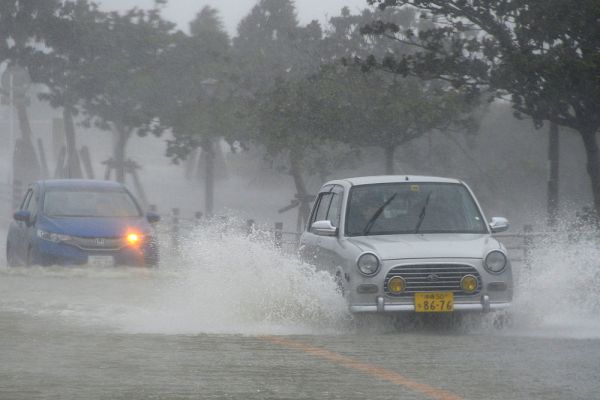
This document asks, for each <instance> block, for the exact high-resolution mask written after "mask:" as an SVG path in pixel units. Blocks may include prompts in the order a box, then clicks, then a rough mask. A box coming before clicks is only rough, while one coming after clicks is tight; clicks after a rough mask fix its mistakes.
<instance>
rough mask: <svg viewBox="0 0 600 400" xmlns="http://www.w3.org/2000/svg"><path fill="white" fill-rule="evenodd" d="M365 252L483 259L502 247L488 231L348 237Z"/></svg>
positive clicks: (388, 256) (391, 256)
mask: <svg viewBox="0 0 600 400" xmlns="http://www.w3.org/2000/svg"><path fill="white" fill-rule="evenodd" d="M348 240H349V241H350V242H351V243H353V244H354V245H356V246H358V247H359V248H360V249H361V250H362V251H372V252H374V253H375V254H377V255H378V256H379V257H380V258H381V259H382V260H398V259H403V258H483V256H484V255H485V253H487V252H488V251H490V250H492V249H499V248H500V244H499V243H498V241H497V240H496V239H494V238H493V237H491V236H490V235H487V234H423V235H419V234H417V235H377V236H375V235H374V236H359V237H352V238H349V239H348Z"/></svg>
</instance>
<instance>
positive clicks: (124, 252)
mask: <svg viewBox="0 0 600 400" xmlns="http://www.w3.org/2000/svg"><path fill="white" fill-rule="evenodd" d="M33 248H34V250H35V251H34V260H33V261H34V263H35V264H40V265H43V266H49V265H64V266H67V265H84V264H87V263H88V261H89V258H90V257H91V256H103V257H112V258H113V260H114V265H115V266H118V265H128V266H144V265H146V264H148V260H153V259H154V258H158V254H157V252H156V249H155V246H150V245H142V246H140V247H139V248H134V247H127V246H124V247H122V248H119V249H114V250H84V249H81V248H79V247H76V246H73V245H70V244H66V243H54V242H50V241H47V240H42V239H36V240H35V242H34V243H33ZM155 253H156V254H155Z"/></svg>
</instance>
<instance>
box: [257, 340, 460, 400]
mask: <svg viewBox="0 0 600 400" xmlns="http://www.w3.org/2000/svg"><path fill="white" fill-rule="evenodd" d="M262 338H263V339H265V340H267V341H269V342H272V343H276V344H278V345H281V346H284V347H288V348H292V349H297V350H301V351H303V352H305V353H308V354H310V355H313V356H315V357H319V358H323V359H325V360H327V361H331V362H333V363H336V364H339V365H342V366H344V367H346V368H350V369H354V370H357V371H360V372H363V373H365V374H368V375H371V376H374V377H376V378H379V379H381V380H384V381H388V382H391V383H393V384H395V385H399V386H403V387H405V388H408V389H411V390H413V391H415V392H419V393H421V394H424V395H426V396H428V397H430V398H432V399H435V400H464V399H463V398H462V397H460V396H457V395H455V394H453V393H450V392H448V391H445V390H442V389H437V388H434V387H433V386H429V385H426V384H424V383H420V382H417V381H414V380H412V379H409V378H407V377H405V376H402V375H400V374H399V373H397V372H394V371H390V370H387V369H385V368H381V367H378V366H376V365H373V364H369V363H364V362H361V361H358V360H356V359H354V358H350V357H346V356H343V355H341V354H337V353H334V352H332V351H329V350H325V349H321V348H318V347H313V346H310V345H308V344H306V343H303V342H300V341H297V340H291V339H283V338H281V337H276V336H263V337H262Z"/></svg>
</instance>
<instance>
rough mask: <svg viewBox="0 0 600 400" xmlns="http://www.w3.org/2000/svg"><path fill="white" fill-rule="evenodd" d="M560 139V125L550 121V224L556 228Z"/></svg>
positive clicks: (548, 204)
mask: <svg viewBox="0 0 600 400" xmlns="http://www.w3.org/2000/svg"><path fill="white" fill-rule="evenodd" d="M559 159H560V139H559V131H558V125H557V124H555V123H554V122H551V123H550V132H549V139H548V203H547V207H548V208H547V210H548V226H549V227H550V228H551V229H554V228H556V222H557V219H558V192H559V190H558V189H559V176H558V175H559Z"/></svg>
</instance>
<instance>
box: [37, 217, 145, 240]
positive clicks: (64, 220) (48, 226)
mask: <svg viewBox="0 0 600 400" xmlns="http://www.w3.org/2000/svg"><path fill="white" fill-rule="evenodd" d="M37 227H38V228H39V229H43V230H47V231H50V232H55V233H61V234H64V235H70V236H80V237H121V236H124V235H126V234H127V232H128V231H130V230H137V231H139V232H141V233H144V234H145V233H149V232H150V231H151V228H150V224H149V223H148V222H147V221H146V219H145V218H144V217H135V218H110V217H109V218H98V217H52V218H50V217H46V216H40V217H39V218H38V222H37Z"/></svg>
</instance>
